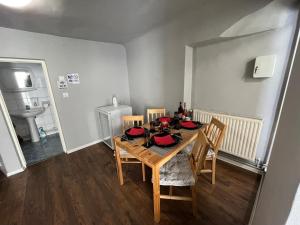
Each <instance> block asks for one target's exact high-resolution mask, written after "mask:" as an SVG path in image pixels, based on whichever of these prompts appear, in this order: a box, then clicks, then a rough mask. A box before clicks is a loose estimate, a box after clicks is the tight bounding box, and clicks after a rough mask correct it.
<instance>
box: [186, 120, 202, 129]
mask: <svg viewBox="0 0 300 225" xmlns="http://www.w3.org/2000/svg"><path fill="white" fill-rule="evenodd" d="M192 122H193V123H194V124H196V125H197V127H194V128H188V127H183V126H181V125H180V127H181V128H182V129H186V130H196V129H199V128H201V127H202V126H203V124H202V123H200V122H198V121H192Z"/></svg>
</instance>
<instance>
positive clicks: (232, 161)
mask: <svg viewBox="0 0 300 225" xmlns="http://www.w3.org/2000/svg"><path fill="white" fill-rule="evenodd" d="M218 159H219V160H221V161H224V162H227V163H229V164H232V165H235V166H237V167H240V168H243V169H245V170H248V171H251V172H254V173H257V174H261V175H262V174H263V173H264V172H263V171H262V170H260V169H258V168H254V167H252V166H249V165H245V164H243V163H240V162H238V161H235V160H232V159H229V158H227V157H224V156H220V155H218Z"/></svg>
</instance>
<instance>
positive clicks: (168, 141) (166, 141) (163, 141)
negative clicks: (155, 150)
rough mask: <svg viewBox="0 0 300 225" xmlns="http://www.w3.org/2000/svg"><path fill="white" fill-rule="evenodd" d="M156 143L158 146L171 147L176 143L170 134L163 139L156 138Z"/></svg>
mask: <svg viewBox="0 0 300 225" xmlns="http://www.w3.org/2000/svg"><path fill="white" fill-rule="evenodd" d="M154 141H155V143H156V144H158V145H170V144H173V143H174V142H175V141H174V139H173V137H172V136H171V135H170V134H169V135H166V136H163V137H159V136H154Z"/></svg>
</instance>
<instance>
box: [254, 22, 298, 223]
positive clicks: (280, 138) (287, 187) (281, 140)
mask: <svg viewBox="0 0 300 225" xmlns="http://www.w3.org/2000/svg"><path fill="white" fill-rule="evenodd" d="M298 29H299V27H298ZM299 73H300V51H299V48H298V50H297V54H296V57H295V61H294V66H293V69H292V74H291V78H290V81H289V85H288V89H287V93H286V98H285V102H284V105H283V110H282V115H281V118H280V121H279V126H278V131H277V134H276V138H275V142H274V147H273V151H272V155H271V159H270V165H269V168H268V171H267V174H266V176H265V179H264V181H263V185H262V192H261V194H260V198H259V201H258V206H257V209H256V211H255V214H254V220H253V223H252V224H253V225H283V224H286V221H287V218H288V216H289V214H290V210H291V207H292V204H293V201H294V198H295V196H296V192H297V188H298V186H299V184H300V172H299V171H300V148H299V146H300V138H299V134H300V105H299V96H300V76H299ZM297 213H298V214H299V212H297ZM294 224H295V225H296V224H299V221H296V223H294Z"/></svg>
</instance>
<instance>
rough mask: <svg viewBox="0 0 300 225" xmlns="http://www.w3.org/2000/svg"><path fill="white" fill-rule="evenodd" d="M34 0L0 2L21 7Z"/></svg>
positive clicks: (5, 0)
mask: <svg viewBox="0 0 300 225" xmlns="http://www.w3.org/2000/svg"><path fill="white" fill-rule="evenodd" d="M31 1H32V0H0V4H2V5H5V6H9V7H13V8H21V7H24V6H26V5H28V4H29V3H30V2H31Z"/></svg>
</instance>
